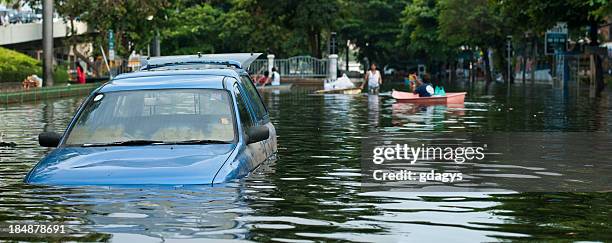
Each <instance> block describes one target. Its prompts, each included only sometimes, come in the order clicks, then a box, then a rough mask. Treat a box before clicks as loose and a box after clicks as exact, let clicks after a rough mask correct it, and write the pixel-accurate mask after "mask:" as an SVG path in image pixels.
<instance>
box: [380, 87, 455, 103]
mask: <svg viewBox="0 0 612 243" xmlns="http://www.w3.org/2000/svg"><path fill="white" fill-rule="evenodd" d="M465 94H467V92H449V93H446V95H445V96H430V97H419V95H418V94H413V93H410V92H402V91H397V90H393V92H391V96H392V97H393V98H394V99H396V100H397V101H398V102H410V103H416V104H426V105H429V104H432V105H433V104H435V105H437V104H463V102H464V100H465Z"/></svg>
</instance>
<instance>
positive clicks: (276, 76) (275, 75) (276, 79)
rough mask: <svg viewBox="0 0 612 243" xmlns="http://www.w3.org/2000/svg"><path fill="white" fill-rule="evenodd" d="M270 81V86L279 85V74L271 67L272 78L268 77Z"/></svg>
mask: <svg viewBox="0 0 612 243" xmlns="http://www.w3.org/2000/svg"><path fill="white" fill-rule="evenodd" d="M270 78H271V79H272V86H278V85H280V79H281V76H280V73H278V72H277V71H276V67H272V76H271V77H270Z"/></svg>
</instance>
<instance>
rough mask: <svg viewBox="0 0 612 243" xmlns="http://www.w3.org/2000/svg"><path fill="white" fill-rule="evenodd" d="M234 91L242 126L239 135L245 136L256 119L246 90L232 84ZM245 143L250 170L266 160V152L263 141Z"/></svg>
mask: <svg viewBox="0 0 612 243" xmlns="http://www.w3.org/2000/svg"><path fill="white" fill-rule="evenodd" d="M234 93H235V94H236V106H237V108H238V113H239V114H238V116H239V119H240V126H241V127H242V134H241V135H242V137H245V135H246V131H248V130H249V129H250V128H251V127H254V126H257V120H256V117H255V114H254V111H253V108H252V107H251V105H250V104H249V98H248V96H247V95H246V92H244V90H243V89H241V87H240V86H239V85H238V84H235V85H234ZM246 143H247V141H245V146H246V150H245V152H246V153H248V155H250V156H249V157H251V161H249V167H250V168H249V170H251V169H253V168H255V167H257V166H259V165H260V164H261V163H263V162H264V161H266V160H267V158H268V156H267V153H266V147H265V141H260V142H256V143H251V144H246Z"/></svg>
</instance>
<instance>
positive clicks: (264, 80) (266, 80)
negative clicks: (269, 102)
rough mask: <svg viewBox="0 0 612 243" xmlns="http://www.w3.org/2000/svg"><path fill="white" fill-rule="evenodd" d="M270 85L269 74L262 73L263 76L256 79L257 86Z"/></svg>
mask: <svg viewBox="0 0 612 243" xmlns="http://www.w3.org/2000/svg"><path fill="white" fill-rule="evenodd" d="M268 83H270V72H268V71H264V73H263V75H260V76H259V78H258V79H257V84H258V85H261V86H264V85H267V84H268Z"/></svg>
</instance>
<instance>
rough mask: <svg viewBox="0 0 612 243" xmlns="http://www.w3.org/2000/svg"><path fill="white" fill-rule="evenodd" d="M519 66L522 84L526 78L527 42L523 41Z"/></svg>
mask: <svg viewBox="0 0 612 243" xmlns="http://www.w3.org/2000/svg"><path fill="white" fill-rule="evenodd" d="M521 61H522V63H521V66H522V72H523V77H522V78H523V84H524V83H525V79H526V78H527V42H523V56H522V58H521Z"/></svg>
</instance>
